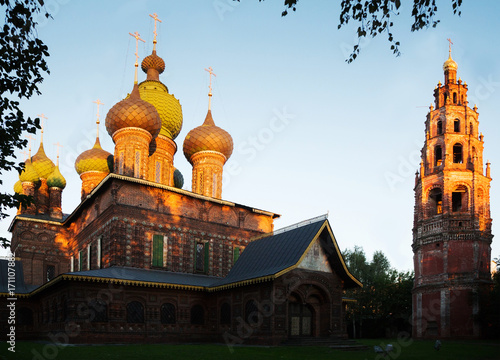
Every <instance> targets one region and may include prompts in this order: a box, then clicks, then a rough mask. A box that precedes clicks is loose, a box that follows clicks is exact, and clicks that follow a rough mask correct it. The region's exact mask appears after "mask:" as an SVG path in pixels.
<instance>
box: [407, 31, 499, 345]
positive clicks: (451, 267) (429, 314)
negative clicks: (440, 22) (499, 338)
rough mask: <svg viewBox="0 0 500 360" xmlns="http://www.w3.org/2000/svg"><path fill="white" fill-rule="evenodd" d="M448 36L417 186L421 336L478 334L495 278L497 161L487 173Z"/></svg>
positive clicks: (416, 324) (416, 328)
mask: <svg viewBox="0 0 500 360" xmlns="http://www.w3.org/2000/svg"><path fill="white" fill-rule="evenodd" d="M448 41H449V42H450V44H449V57H448V60H446V61H445V63H444V65H443V70H444V73H445V84H444V85H441V84H439V85H438V87H437V88H436V89H435V90H434V97H435V102H436V104H435V105H436V108H435V109H434V108H433V107H432V106H431V107H430V108H429V113H428V114H427V119H426V121H425V132H426V138H425V141H424V146H423V148H422V162H421V169H420V175H419V176H417V179H416V185H415V189H414V191H415V211H414V225H413V245H412V248H413V253H414V268H415V283H414V288H413V334H414V336H416V337H420V338H421V337H440V338H446V337H469V338H475V337H479V336H480V335H481V333H480V324H479V322H478V321H477V320H476V319H477V318H478V315H479V311H480V310H479V306H480V299H479V298H480V294H481V293H482V290H483V289H484V288H485V287H487V286H488V285H489V284H490V283H491V275H490V259H491V247H490V245H491V241H492V238H493V235H492V234H491V217H490V182H491V178H490V171H489V167H490V166H489V162H488V163H487V164H486V171H484V169H483V168H484V166H483V149H484V141H483V137H482V136H481V135H479V134H480V133H479V131H478V126H479V121H478V116H479V114H478V112H477V108H476V107H474V108H470V107H469V106H468V102H467V90H468V88H467V85H466V84H465V83H464V84H462V80H460V79H459V80H458V81H456V73H457V63H456V62H455V61H454V60H452V58H451V44H452V42H451V40H449V39H448ZM436 304H437V305H436ZM436 306H437V307H438V309H436Z"/></svg>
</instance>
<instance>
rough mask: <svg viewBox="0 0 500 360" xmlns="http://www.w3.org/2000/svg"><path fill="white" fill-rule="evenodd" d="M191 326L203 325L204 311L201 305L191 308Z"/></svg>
mask: <svg viewBox="0 0 500 360" xmlns="http://www.w3.org/2000/svg"><path fill="white" fill-rule="evenodd" d="M191 324H192V325H203V324H205V310H204V309H203V306H201V305H194V306H193V307H192V308H191Z"/></svg>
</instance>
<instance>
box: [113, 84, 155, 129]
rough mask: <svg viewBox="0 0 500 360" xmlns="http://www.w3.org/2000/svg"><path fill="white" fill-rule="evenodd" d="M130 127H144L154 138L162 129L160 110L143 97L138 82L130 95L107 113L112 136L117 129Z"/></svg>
mask: <svg viewBox="0 0 500 360" xmlns="http://www.w3.org/2000/svg"><path fill="white" fill-rule="evenodd" d="M129 127H136V128H141V129H144V130H146V131H148V132H149V133H150V134H151V135H152V136H153V138H155V137H156V136H157V135H158V133H159V132H160V129H161V120H160V116H159V115H158V111H156V108H155V107H154V106H153V105H151V104H150V103H148V102H147V101H144V100H142V99H141V96H140V94H139V87H138V86H137V84H134V89H133V90H132V93H131V94H130V96H129V97H127V98H125V99H124V100H122V101H120V102H119V103H117V104H115V105H114V106H113V107H112V108H111V109H110V110H109V111H108V114H107V115H106V130H107V131H108V134H109V135H110V136H111V137H113V134H114V133H115V132H116V131H118V130H121V129H125V128H129Z"/></svg>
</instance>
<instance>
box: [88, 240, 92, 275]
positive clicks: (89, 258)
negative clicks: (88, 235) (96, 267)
mask: <svg viewBox="0 0 500 360" xmlns="http://www.w3.org/2000/svg"><path fill="white" fill-rule="evenodd" d="M91 266H92V246H90V245H89V246H87V270H90V269H91Z"/></svg>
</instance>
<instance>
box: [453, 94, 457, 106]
mask: <svg viewBox="0 0 500 360" xmlns="http://www.w3.org/2000/svg"><path fill="white" fill-rule="evenodd" d="M456 103H457V93H453V104H456Z"/></svg>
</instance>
